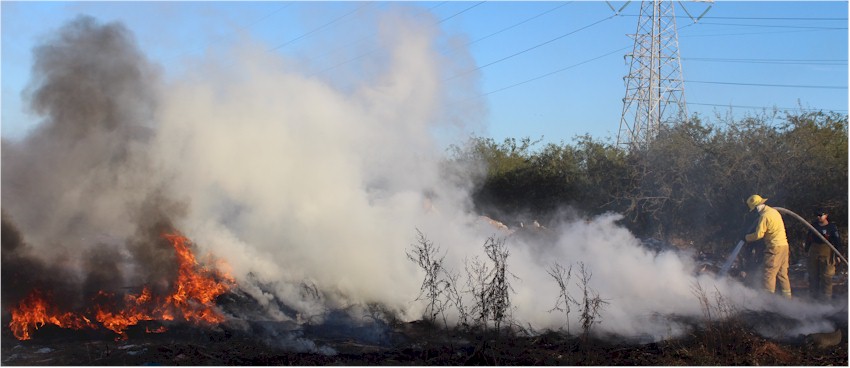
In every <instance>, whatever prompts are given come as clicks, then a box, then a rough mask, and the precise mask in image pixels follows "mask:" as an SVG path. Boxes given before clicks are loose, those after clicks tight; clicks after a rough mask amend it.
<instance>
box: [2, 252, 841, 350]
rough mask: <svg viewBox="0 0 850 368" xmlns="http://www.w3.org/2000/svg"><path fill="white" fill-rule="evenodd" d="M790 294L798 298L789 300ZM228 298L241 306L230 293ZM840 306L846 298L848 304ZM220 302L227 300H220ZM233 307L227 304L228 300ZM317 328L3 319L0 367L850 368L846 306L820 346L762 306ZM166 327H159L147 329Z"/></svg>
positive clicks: (330, 322) (796, 281)
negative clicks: (23, 329) (728, 313)
mask: <svg viewBox="0 0 850 368" xmlns="http://www.w3.org/2000/svg"><path fill="white" fill-rule="evenodd" d="M801 271H802V270H799V269H796V270H795V269H792V275H791V276H792V288H793V290H794V291H795V295H798V296H799V297H805V296H804V295H805V294H806V293H807V290H806V289H807V286H808V285H807V284H806V282H805V280H804V279H805V277H803V276H804V275H803V274H802V272H801ZM846 275H847V273H846V270H842V272H841V274H840V275H839V277H837V278H836V279H837V280H841V282H840V283H839V285H837V286H836V288H835V293H836V295H835V296H834V297H835V298H836V299H839V298H840V299H843V300H846V299H847V283H846V280H847V276H846ZM795 297H796V296H795ZM229 300H231V303H236V304H239V305H244V303H241V302H242V301H243V300H241V299H239V298H238V296H236V295H230V298H229ZM845 305H846V304H845ZM224 306H225V307H226V306H227V303H225V304H224ZM231 307H232V306H231ZM341 316H342V314H340V315H339V316H336V317H335V318H329V319H327V320H326V322H325V323H324V324H323V325H321V326H310V325H304V326H297V325H294V324H286V323H280V322H271V321H254V322H244V321H237V322H229V323H225V324H223V325H220V326H216V327H214V328H209V327H202V326H193V325H187V324H176V325H165V326H162V325H160V324H158V323H153V322H151V323H141V324H139V325H136V326H131V327H130V328H129V329H128V330H127V339H126V340H119V341H116V336H117V335H116V334H114V333H112V332H111V331H108V330H104V329H100V330H66V329H60V328H58V327H55V326H52V325H47V326H43V327H42V328H40V329H38V330H36V331H35V333H34V334H33V338H32V340H27V341H18V340H17V339H15V338H14V336H12V334H11V331H10V329H9V328H8V327H7V326H8V323H9V316H8V315H4V316H3V324H2V327H0V364H2V365H24V366H33V365H35V366H57V365H62V366H68V365H72V366H78V365H97V366H110V365H168V366H177V365H203V366H213V365H214V366H221V365H240V366H246V365H360V366H362V365H393V366H399V365H417V366H421V365H572V366H580V365H606V366H611V365H646V366H662V365H664V366H666V365H687V366H698V365H750V366H755V365H771V366H779V365H793V366H800V365H802V366H823V365H841V366H847V365H848V354H847V351H848V339H847V333H848V328H847V326H848V315H847V309H846V308H844V309H843V311H842V312H840V313H839V314H837V315H834V316H831V317H829V318H828V319H829V320H830V322H832V323H833V325H835V326H839V327H838V328H839V329H840V330H841V334H842V337H841V342H840V343H839V344H838V345H837V346H832V347H827V348H817V347H814V346H811V345H808V344H807V343H806V342H805V337H804V336H802V335H800V336H796V337H789V338H783V339H781V340H776V339H770V338H765V337H763V336H761V335H759V334H758V333H757V332H756V331H757V330H759V326H761V327H764V326H766V325H782V324H783V323H787V324H788V325H789V326H790V325H793V324H794V323H795V322H794V321H783V320H782V319H783V318H784V317H781V316H776V315H771V314H769V313H767V312H748V311H743V312H740V313H739V314H738V315H736V316H735V317H733V318H730V319H728V320H725V321H723V322H716V321H715V322H714V323H710V324H706V323H705V322H697V321H690V322H688V321H679V320H677V322H680V323H681V322H685V323H690V325H691V326H692V330H691V332H690V333H688V334H686V335H684V336H681V337H678V338H674V339H670V340H664V341H660V342H652V343H645V342H636V341H626V340H624V339H622V338H618V337H608V338H597V337H592V336H588V337H584V336H580V334H579V336H575V335H576V334H573V335H569V336H568V335H566V334H563V333H557V332H546V331H542V332H541V331H538V332H536V333H532V334H517V333H513V334H511V333H506V332H502V334H501V335H500V336H494V335H493V334H492V332H491V333H490V334H489V335H484V334H482V333H480V332H479V333H471V332H468V331H467V332H459V331H447V330H445V329H442V328H438V327H436V326H433V325H429V324H427V323H424V322H421V321H417V322H409V323H406V322H398V321H390V322H385V321H384V320H386V319H389V320H391V318H384V319H381V318H378V319H374V321H375V322H374V323H370V324H368V325H362V324H357V323H352V322H351V321H347V320H345V318H342V317H341ZM158 327H167V329H168V331H166V332H164V333H146V330H155V329H157V328H158Z"/></svg>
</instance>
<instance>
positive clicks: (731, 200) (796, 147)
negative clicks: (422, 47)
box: [450, 112, 848, 254]
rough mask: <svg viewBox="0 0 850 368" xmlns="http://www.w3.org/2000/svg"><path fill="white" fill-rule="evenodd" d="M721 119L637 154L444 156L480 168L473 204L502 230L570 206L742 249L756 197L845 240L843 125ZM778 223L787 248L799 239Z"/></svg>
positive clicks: (585, 149) (665, 134)
mask: <svg viewBox="0 0 850 368" xmlns="http://www.w3.org/2000/svg"><path fill="white" fill-rule="evenodd" d="M721 120H723V121H722V122H721V123H715V124H712V123H709V122H706V121H702V119H700V118H698V117H694V118H692V119H690V121H689V122H678V123H675V124H670V126H668V127H666V128H664V129H662V131H661V132H660V134H659V136H658V137H657V139H655V140H654V141H653V142H652V144H651V145H650V146H649V147H648V148H647V149H644V150H632V151H630V150H627V149H624V148H623V147H617V146H616V144H615V143H613V142H603V141H600V140H596V139H593V138H592V137H590V136H589V135H585V136H580V137H577V138H575V139H574V141H573V143H572V144H566V143H563V142H562V143H561V144H553V143H550V144H546V145H541V144H540V142H539V141H533V140H531V139H530V138H521V139H519V140H517V139H514V138H509V139H505V140H504V141H503V142H496V141H494V140H493V139H491V138H481V137H472V138H470V141H469V142H468V144H467V145H465V146H464V147H458V146H453V147H452V148H451V149H450V151H451V155H450V157H451V160H452V161H454V162H461V163H476V162H477V163H484V164H485V165H484V166H483V168H482V169H481V170H480V174H479V176H478V178H477V180H476V185H475V187H474V189H473V201H474V205H475V207H476V210H477V211H479V213H482V214H485V215H488V216H490V217H493V218H496V219H498V220H501V221H503V222H505V223H508V224H510V223H514V222H515V221H517V218H516V217H514V216H515V215H516V214H525V215H524V216H526V217H525V218H526V219H529V218H530V217H528V216H533V217H534V219H537V220H539V221H540V222H541V223H544V225H545V223H546V222H547V221H551V220H552V219H553V218H554V217H555V216H558V215H559V209H563V208H567V207H571V208H575V209H578V210H580V211H582V212H583V213H587V214H589V215H595V214H600V213H603V212H609V211H613V212H618V213H622V214H623V215H624V216H625V218H624V220H623V222H624V225H625V226H627V227H628V228H629V229H631V230H632V231H633V232H634V233H635V234H637V235H638V236H642V237H655V238H659V239H664V240H667V241H670V242H672V243H674V244H676V243H677V242H687V243H691V242H692V243H693V244H694V245H695V246H696V247H697V248H699V249H701V250H706V251H710V250H712V248H714V247H717V246H720V247H724V248H725V247H730V246H731V245H730V244H734V243H735V242H736V241H737V239H739V238H740V236H741V235H742V234H743V232H744V228H745V227H747V226H748V225H749V223H750V222H752V216H748V214H747V212H748V211H747V207H746V204H745V203H744V200H745V199H746V198H747V197H748V196H749V195H751V194H755V193H757V194H760V195H762V196H763V197H766V198H769V200H768V205H771V206H775V207H784V208H787V209H789V210H791V211H794V212H796V213H798V214H800V215H801V216H803V217H804V218H807V219H811V218H813V216H812V213H813V211H814V210H815V209H816V208H819V207H822V208H825V209H827V210H828V211H829V212H830V219H831V220H832V221H833V222H836V223H838V226H839V228H840V229H842V233H843V234H845V235H846V224H847V199H848V188H847V183H848V180H847V167H848V165H847V157H848V156H847V121H848V119H847V115H843V114H837V113H824V112H810V113H800V114H797V115H793V114H788V113H786V114H785V117H767V116H755V117H747V118H744V119H740V120H732V119H721ZM785 221H786V228H787V230H788V236H789V241H790V242H791V243H792V248H795V247H793V245H795V244H799V243H800V242H802V240H803V236H804V235H805V228H804V226H803V225H801V224H798V223H797V221H796V220H793V219H790V218H786V220H785ZM842 248H843V247H842ZM792 252H795V251H792ZM792 254H793V253H792Z"/></svg>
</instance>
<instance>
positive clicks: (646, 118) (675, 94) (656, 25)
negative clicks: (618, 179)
mask: <svg viewBox="0 0 850 368" xmlns="http://www.w3.org/2000/svg"><path fill="white" fill-rule="evenodd" d="M629 36H631V37H632V38H634V40H635V43H634V49H633V50H632V53H631V54H627V55H626V57H627V58H631V64H630V66H629V74H628V75H626V76H625V77H624V78H623V79H624V82H625V84H626V96H625V97H624V98H623V113H622V115H621V117H620V131H619V133H618V134H617V145H623V146H626V147H627V148H629V149H641V148H646V147H647V146H648V145H649V144H650V142H652V140H653V139H654V138H655V137H656V136H657V135H658V132H659V131H660V129H661V127H662V126H663V125H665V124H669V123H670V122H672V121H673V120H674V119H677V118H678V119H684V120H685V121H687V119H688V111H687V107H686V105H685V84H684V82H683V81H682V62H681V60H680V58H679V36H678V32H677V31H676V17H675V12H674V9H673V2H672V1H668V0H646V1H642V2H641V7H640V16H639V18H638V26H637V32H636V33H635V34H632V35H629Z"/></svg>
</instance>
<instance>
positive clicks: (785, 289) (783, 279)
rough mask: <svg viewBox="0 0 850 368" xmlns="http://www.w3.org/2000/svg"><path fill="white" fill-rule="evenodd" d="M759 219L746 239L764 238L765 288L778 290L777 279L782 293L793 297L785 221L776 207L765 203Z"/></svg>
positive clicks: (769, 290)
mask: <svg viewBox="0 0 850 368" xmlns="http://www.w3.org/2000/svg"><path fill="white" fill-rule="evenodd" d="M759 215H760V216H761V217H759V221H758V224H757V225H756V229H755V231H754V232H752V233H750V234H747V235H746V237H745V240H746V241H747V242H754V241H757V240H759V239H764V278H763V279H762V280H763V285H764V288H765V290H767V291H768V292H770V293H774V292H776V281H777V280H779V287H780V290H782V295H783V296H785V297H786V298H790V297H791V281H790V280H789V279H788V237H787V236H786V235H785V222H783V221H782V215H780V214H779V211H777V210H776V209H774V208H772V207H770V206H768V205H765V206H764V208H762V209H761V211H760V212H759Z"/></svg>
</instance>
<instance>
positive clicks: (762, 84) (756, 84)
mask: <svg viewBox="0 0 850 368" xmlns="http://www.w3.org/2000/svg"><path fill="white" fill-rule="evenodd" d="M685 82H686V83H706V84H727V85H735V86H756V87H783V88H785V87H787V88H823V89H844V90H846V89H847V86H813V85H802V84H766V83H737V82H711V81H695V80H686V81H685Z"/></svg>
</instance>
